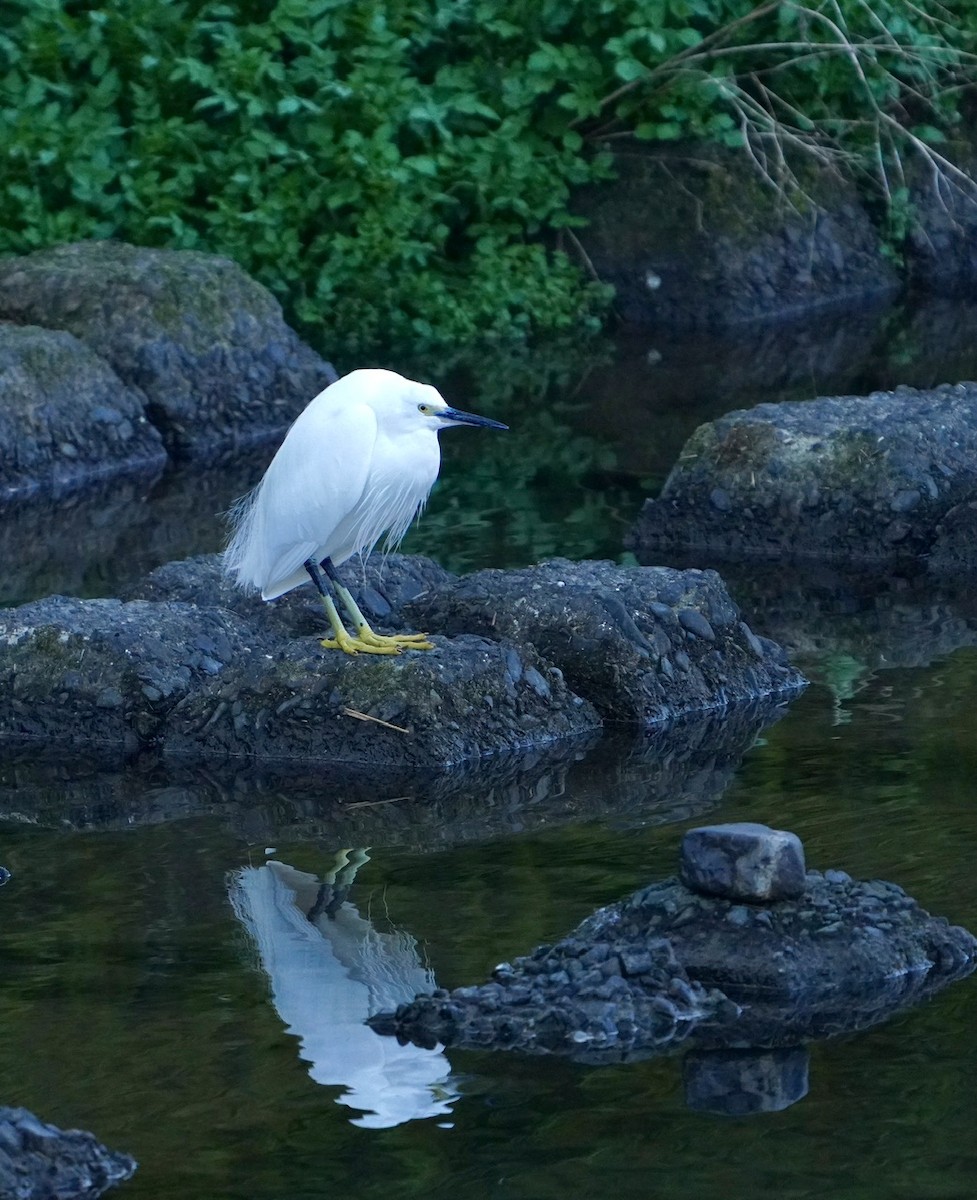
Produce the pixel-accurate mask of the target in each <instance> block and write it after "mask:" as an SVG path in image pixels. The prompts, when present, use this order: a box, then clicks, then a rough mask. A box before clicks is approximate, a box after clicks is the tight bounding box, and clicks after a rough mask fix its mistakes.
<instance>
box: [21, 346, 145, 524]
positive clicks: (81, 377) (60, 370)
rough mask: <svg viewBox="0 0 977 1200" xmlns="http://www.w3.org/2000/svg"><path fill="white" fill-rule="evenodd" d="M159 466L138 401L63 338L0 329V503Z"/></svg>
mask: <svg viewBox="0 0 977 1200" xmlns="http://www.w3.org/2000/svg"><path fill="white" fill-rule="evenodd" d="M165 461H166V451H165V450H164V448H163V442H162V439H161V438H160V435H159V433H157V431H156V430H155V429H154V428H153V426H152V425H151V424H150V423H149V421H147V419H146V416H145V413H144V411H143V397H142V395H141V394H140V393H139V392H138V391H136V390H135V389H133V388H130V387H127V386H126V385H125V384H124V383H123V382H122V380H121V379H119V377H118V375H116V373H115V372H114V371H113V370H112V368H111V367H110V366H108V364H107V363H105V362H104V361H103V360H102V359H100V358H99V357H98V356H97V355H95V354H93V353H92V352H91V351H90V350H89V349H87V348H86V347H85V346H84V345H82V343H81V342H79V341H78V340H77V339H76V338H74V337H72V336H71V334H69V333H61V332H59V331H57V330H51V329H38V328H37V327H36V326H33V325H23V326H21V325H10V324H4V323H2V322H0V500H4V501H8V500H10V499H11V498H14V497H21V496H26V495H33V494H34V493H36V492H38V491H46V492H48V493H51V494H53V495H62V494H64V493H65V492H67V491H71V490H72V489H74V488H77V487H78V486H79V484H81V483H88V482H90V481H91V480H93V479H99V478H104V477H106V476H110V475H113V474H117V473H120V472H123V471H127V472H130V473H134V472H139V473H142V474H147V475H150V476H152V475H156V474H158V473H159V471H160V470H161V469H162V467H163V464H164V463H165Z"/></svg>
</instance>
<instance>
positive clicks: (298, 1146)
mask: <svg viewBox="0 0 977 1200" xmlns="http://www.w3.org/2000/svg"><path fill="white" fill-rule="evenodd" d="M894 676H895V677H893V678H890V677H888V676H887V675H885V674H883V673H879V674H878V675H877V676H876V678H875V679H874V680H872V681H871V682H870V683H869V684H868V685H867V686H866V687H865V688H864V689H863V690H862V691H861V692H860V693H859V694H858V696H857V697H855V698H854V699H853V700H851V701H850V702H849V711H848V717H849V719H848V721H847V723H845V724H841V725H839V724H837V723H836V709H835V705H834V703H833V700H832V697H831V695H830V692H829V691H828V689H827V688H824V687H812V688H811V689H810V690H809V691H808V692H807V693H806V694H805V695H804V696H803V697H802V698H801V699H800V700H798V701H797V702H796V703H795V704H794V705H793V706H792V709H791V711H790V713H789V714H788V715H787V716H786V717H785V718H784V719H783V720H782V721H780V722H779V723H778V724H776V725H774V726H773V727H772V728H770V729H769V730H768V731H767V733H766V735H765V738H764V739H763V744H760V745H757V746H755V747H754V748H753V749H752V750H750V751H749V752H748V754H747V755H746V757H745V760H744V762H743V764H742V767H741V769H740V770H739V772H738V773H737V774H736V775H735V778H734V779H733V782H732V784H731V786H730V787H729V789H728V791H727V792H726V793H725V795H724V796H723V797H722V798H721V801H720V803H719V804H718V805H717V806H716V807H715V808H714V809H713V810H712V811H711V812H710V814H709V816H710V817H716V818H722V819H729V820H737V819H750V820H763V821H769V822H772V823H774V824H776V825H778V826H782V827H786V828H790V829H793V830H796V831H797V832H798V833H799V834H800V835H801V836H802V838H803V839H804V841H805V844H806V847H807V852H808V857H809V861H810V862H811V863H812V864H814V865H818V866H821V867H826V866H829V865H843V866H844V867H845V868H846V869H848V870H850V871H851V872H852V873H853V874H855V875H857V876H862V877H883V878H889V879H895V880H897V881H898V882H900V883H901V884H903V885H904V886H905V887H906V888H907V889H908V890H909V891H910V892H911V893H912V894H914V895H915V896H916V897H917V898H918V899H919V900H920V901H921V902H922V903H923V904H924V905H925V906H927V907H928V908H930V909H931V910H932V911H936V912H939V913H943V914H946V915H948V916H949V917H951V918H952V919H953V920H954V921H958V922H962V923H964V924H968V925H969V926H970V927H971V928H977V876H975V872H974V870H973V862H974V858H975V853H977V819H975V816H974V805H973V779H974V777H975V774H974V758H975V752H974V746H973V737H972V730H973V718H972V710H973V701H974V700H977V656H975V655H974V653H973V652H971V651H964V652H961V653H960V654H958V655H956V656H954V657H953V658H951V659H950V660H948V661H947V662H945V663H941V664H939V665H937V666H934V667H932V668H930V669H926V670H917V671H906V672H896V673H894ZM968 699H969V700H970V701H971V703H970V704H967V700H968ZM583 765H584V766H585V764H583ZM580 770H581V768H580V767H578V768H574V769H571V771H570V772H569V774H568V776H567V780H566V785H567V787H568V788H569V789H570V790H571V791H572V790H573V788H574V786H575V784H574V775H575V771H577V772H579V771H580ZM267 799H268V802H269V803H271V802H272V798H270V797H269V798H267ZM610 799H611V803H612V800H613V798H610ZM655 799H656V798H655V797H653V796H649V797H648V801H649V811H653V808H654V803H653V802H654V800H655ZM662 799H668V798H667V797H666V798H662ZM259 801H260V798H258V799H257V800H256V802H259ZM689 823H690V822H679V823H676V824H665V825H644V826H642V825H632V826H630V827H629V826H628V824H625V825H624V826H623V827H620V825H619V822H618V821H617V820H616V819H615V817H614V815H613V812H612V813H610V814H609V815H608V816H607V817H606V818H605V819H600V820H591V821H588V822H585V823H581V824H567V825H560V826H557V827H555V828H547V827H546V825H545V823H541V824H537V825H536V826H534V828H533V829H532V830H531V831H528V832H525V833H514V834H511V835H509V836H506V837H504V838H497V839H491V840H485V841H478V840H476V841H473V842H470V843H466V844H462V845H458V846H454V847H449V848H446V849H439V850H435V851H427V850H425V849H424V848H423V847H421V848H417V849H404V848H400V847H398V846H390V847H387V846H384V845H374V846H373V847H372V848H371V851H370V855H371V857H370V861H369V862H368V863H366V864H365V866H364V867H363V868H362V869H361V871H360V874H359V876H358V877H357V880H356V883H355V884H354V886H353V890H352V893H351V896H350V900H351V902H352V903H354V904H355V905H356V906H357V907H358V908H359V909H360V911H361V912H372V913H374V914H376V915H377V919H378V921H379V917H380V916H381V915H382V919H383V921H384V922H392V923H393V924H394V925H395V926H397V927H399V928H402V929H405V930H408V931H410V933H412V934H413V936H414V937H415V938H416V939H417V942H418V945H419V947H420V949H421V953H422V955H423V956H424V958H425V959H426V960H427V962H428V963H429V964H430V966H431V968H433V971H434V973H435V975H436V977H437V980H438V982H439V983H441V984H442V985H445V986H452V985H455V984H460V983H463V982H469V981H471V980H475V979H480V978H482V977H484V976H485V974H486V972H487V971H488V970H489V969H490V968H491V967H492V966H493V965H494V964H495V962H497V961H499V960H501V959H504V958H507V957H511V956H513V955H515V954H517V953H520V952H523V951H526V950H527V949H529V948H531V947H532V946H533V945H535V944H536V943H538V942H540V941H543V940H547V939H551V938H554V937H557V936H558V935H560V934H561V933H563V932H565V931H567V930H568V929H569V928H570V927H571V926H572V925H573V924H575V923H576V922H577V921H578V920H579V919H581V918H582V917H583V916H585V915H586V914H587V913H588V912H589V911H590V910H591V909H592V908H594V907H596V906H598V905H600V904H602V903H606V902H608V901H610V900H612V899H614V898H616V897H618V896H621V895H622V894H625V893H627V892H628V891H630V890H631V889H633V888H636V887H638V886H640V885H641V884H642V883H645V882H646V881H648V880H649V879H652V878H655V877H658V876H660V875H663V874H666V873H668V872H669V871H670V870H671V868H672V864H673V862H674V858H675V851H676V846H677V842H678V838H679V835H680V833H681V831H682V829H683V828H685V827H686V825H687V824H689ZM262 832H264V829H263V830H262ZM261 840H262V842H263V839H261ZM3 844H4V860H5V862H6V864H7V865H8V866H9V867H10V869H11V870H12V871H13V872H14V878H13V879H12V880H11V882H10V883H9V884H8V885H7V887H6V888H5V889H4V891H3V893H0V912H2V933H0V955H2V961H3V963H4V977H3V983H2V987H0V1025H2V1028H3V1030H4V1037H3V1040H2V1042H0V1095H2V1097H3V1099H4V1101H5V1102H8V1103H18V1104H25V1105H27V1106H28V1107H30V1108H32V1109H34V1110H36V1111H38V1112H39V1113H41V1114H43V1115H44V1117H45V1118H46V1119H49V1120H53V1121H55V1122H59V1123H61V1124H64V1125H82V1126H84V1127H87V1128H90V1129H93V1130H95V1131H97V1133H98V1135H99V1136H100V1137H101V1138H102V1139H104V1140H105V1141H106V1142H107V1143H108V1144H110V1145H113V1146H116V1147H121V1148H125V1149H126V1150H128V1151H129V1152H131V1153H133V1154H134V1155H135V1156H136V1157H137V1158H138V1159H139V1161H140V1164H141V1165H140V1169H139V1172H138V1173H137V1175H136V1177H135V1178H134V1180H133V1181H132V1182H131V1183H130V1184H128V1185H126V1186H125V1188H124V1192H125V1194H127V1195H129V1196H131V1197H133V1198H135V1197H142V1196H145V1197H157V1198H162V1197H170V1196H173V1197H176V1196H182V1197H193V1198H197V1197H200V1198H201V1200H202V1198H204V1197H210V1198H217V1197H221V1198H228V1200H229V1198H231V1197H259V1198H265V1197H267V1198H269V1200H271V1198H272V1197H286V1196H287V1197H326V1196H332V1195H335V1194H336V1192H337V1191H341V1193H342V1194H344V1195H346V1196H349V1197H374V1196H377V1197H380V1196H389V1195H395V1196H404V1197H407V1196H411V1197H413V1196H442V1195H443V1196H449V1195H456V1194H457V1193H458V1191H459V1189H463V1190H464V1192H465V1193H467V1194H470V1195H472V1196H486V1197H488V1196H493V1197H495V1196H498V1197H510V1196H511V1197H520V1198H521V1197H536V1196H541V1197H542V1196H546V1197H549V1196H552V1197H558V1196H581V1197H590V1196H600V1195H605V1194H607V1193H608V1191H609V1189H612V1188H613V1189H614V1191H615V1192H616V1193H617V1194H618V1195H620V1196H622V1197H623V1196H628V1197H631V1196H634V1197H639V1196H640V1197H644V1196H648V1195H661V1196H672V1195H676V1196H677V1195H683V1196H684V1195H688V1194H690V1193H691V1194H694V1195H698V1196H705V1197H713V1196H715V1197H721V1196H723V1197H729V1196H750V1195H758V1194H759V1195H778V1196H782V1195H790V1196H794V1195H797V1196H801V1195H804V1196H806V1195H812V1194H814V1193H820V1194H825V1193H826V1194H828V1195H843V1196H851V1197H861V1196H866V1197H868V1196H873V1197H875V1196H877V1197H883V1196H885V1197H892V1196H906V1197H920V1196H934V1197H935V1196H939V1197H948V1196H970V1195H972V1194H973V1193H974V1190H975V1182H977V1179H975V1174H974V1172H975V1169H977V1163H975V1162H974V1157H975V1153H977V1152H975V1150H974V1147H975V1145H977V1140H975V1136H974V1135H975V1133H977V1129H975V1125H977V1116H975V1114H974V1108H973V1104H972V1100H971V1087H970V1084H971V1080H972V1078H973V1074H974V1071H975V1070H977V1047H975V1043H974V1039H973V1037H972V1033H971V1031H972V1029H973V1027H974V1023H975V1022H977V984H975V982H974V980H972V979H971V980H965V981H963V982H962V983H958V984H956V985H954V986H952V987H951V988H950V989H948V990H947V991H946V992H944V993H943V994H941V995H940V996H939V997H938V998H937V999H936V1000H935V1001H933V1002H931V1003H930V1004H928V1005H926V1006H924V1007H922V1008H921V1009H918V1010H916V1011H913V1012H911V1013H910V1014H908V1015H904V1016H902V1017H900V1018H899V1019H897V1020H896V1021H894V1022H892V1023H891V1024H889V1025H886V1026H883V1027H881V1028H877V1029H875V1030H872V1031H869V1032H868V1033H865V1034H863V1035H861V1036H859V1037H854V1038H850V1039H842V1040H839V1041H836V1042H829V1043H826V1044H823V1045H820V1046H817V1047H815V1049H814V1052H813V1055H812V1062H811V1068H810V1081H811V1087H810V1093H809V1094H808V1096H807V1097H806V1098H805V1099H803V1100H802V1101H800V1102H799V1103H798V1104H796V1105H794V1106H793V1107H792V1108H790V1109H788V1110H787V1111H785V1112H781V1113H776V1114H770V1115H766V1116H759V1117H753V1118H748V1119H730V1118H724V1117H718V1116H712V1115H709V1114H702V1113H695V1112H691V1111H689V1110H688V1109H687V1108H686V1106H685V1104H684V1101H683V1088H682V1076H681V1063H680V1060H678V1059H675V1058H668V1059H663V1060H659V1061H648V1062H642V1063H636V1064H633V1065H628V1066H615V1067H603V1068H596V1069H594V1068H585V1067H580V1066H575V1065H573V1064H569V1063H565V1062H560V1061H553V1060H547V1059H528V1058H527V1059H524V1058H520V1057H518V1056H516V1055H512V1054H498V1055H490V1054H487V1053H481V1052H471V1051H468V1052H453V1051H449V1052H448V1053H447V1056H446V1057H447V1062H448V1063H449V1064H450V1078H449V1079H448V1080H447V1081H445V1084H444V1091H445V1092H446V1093H448V1094H457V1099H456V1100H454V1101H453V1103H451V1104H450V1113H449V1114H447V1115H441V1116H436V1117H432V1118H428V1119H423V1120H413V1121H407V1122H405V1123H403V1124H401V1125H398V1126H396V1127H393V1128H388V1129H364V1128H360V1127H358V1126H355V1125H354V1124H352V1123H351V1121H352V1120H353V1119H355V1118H357V1117H358V1116H359V1115H360V1113H359V1111H358V1110H356V1109H353V1108H350V1107H347V1106H346V1105H344V1104H342V1103H339V1102H337V1098H338V1097H339V1096H340V1094H341V1093H342V1091H343V1090H344V1089H343V1088H341V1087H338V1086H322V1085H319V1084H316V1083H314V1082H313V1081H312V1080H311V1079H310V1077H309V1075H308V1073H307V1072H308V1064H306V1063H303V1062H302V1061H301V1059H300V1054H299V1043H298V1041H297V1040H296V1038H295V1037H293V1036H289V1035H288V1034H287V1033H286V1032H285V1031H284V1029H283V1024H282V1021H281V1019H280V1018H279V1017H278V1015H277V1013H276V1011H275V1009H274V1007H273V1005H272V1003H271V1000H270V995H269V983H268V979H267V977H266V976H265V975H264V974H263V972H262V971H261V970H260V969H259V968H258V967H257V966H256V964H255V955H254V951H253V948H252V946H251V943H250V942H249V939H248V936H247V934H246V933H245V932H244V930H243V928H242V926H241V925H240V924H239V923H238V922H237V921H236V919H235V917H234V915H233V912H232V909H231V907H230V904H229V902H228V899H227V875H228V872H231V871H233V870H235V869H236V868H238V867H240V866H242V865H246V864H247V863H249V862H256V863H260V862H261V861H263V859H264V853H265V849H266V846H265V845H264V844H260V845H259V844H254V845H249V844H248V843H247V840H246V839H244V838H242V837H241V835H240V834H239V833H236V832H235V831H234V830H233V829H232V828H229V826H228V823H227V822H226V821H225V820H222V819H221V818H219V817H212V818H206V817H192V818H189V819H186V820H184V821H178V822H174V823H170V824H162V825H157V826H151V827H148V828H133V829H130V830H123V831H117V832H110V833H95V832H86V833H72V832H59V831H57V830H49V829H40V828H36V827H30V826H27V825H19V824H7V825H6V826H5V827H4V829H3ZM275 844H276V857H277V858H279V859H281V860H283V861H286V862H288V863H291V864H293V865H295V866H298V867H300V868H303V869H306V870H310V871H314V872H321V871H322V870H323V869H324V867H325V865H326V864H327V862H328V860H329V859H330V858H331V857H332V852H333V850H334V849H335V848H336V847H335V846H334V845H331V844H326V843H324V842H322V841H317V840H314V839H313V840H309V839H303V840H287V837H286V839H281V840H277V841H276V843H275ZM323 1017H324V1020H325V1021H327V1022H328V1014H323ZM445 1125H450V1127H449V1128H445V1127H443V1126H445ZM120 1194H121V1193H120Z"/></svg>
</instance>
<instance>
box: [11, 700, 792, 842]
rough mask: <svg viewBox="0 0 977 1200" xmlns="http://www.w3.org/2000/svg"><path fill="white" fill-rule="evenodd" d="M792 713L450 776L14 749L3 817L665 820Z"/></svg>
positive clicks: (370, 823)
mask: <svg viewBox="0 0 977 1200" xmlns="http://www.w3.org/2000/svg"><path fill="white" fill-rule="evenodd" d="M785 712H786V705H785V704H782V703H778V702H771V701H767V702H764V703H761V704H750V705H740V706H731V707H730V708H728V709H726V710H724V711H722V712H712V713H708V714H704V715H699V716H694V717H689V718H687V719H685V720H682V721H678V722H675V723H674V724H672V725H669V726H666V727H658V728H655V729H652V730H649V731H648V732H646V733H641V734H637V735H635V734H634V733H633V732H620V733H617V734H613V735H611V734H607V735H605V736H604V737H603V739H601V740H600V741H598V740H597V738H596V737H594V738H578V739H573V740H571V741H568V742H564V743H557V744H554V745H552V746H548V747H544V748H543V749H541V750H538V751H534V752H532V753H528V754H511V755H499V756H497V757H495V758H492V759H485V760H482V761H480V762H477V763H474V764H469V765H468V766H467V767H465V768H463V769H459V770H454V771H451V772H446V773H443V774H440V775H431V774H430V773H418V772H412V773H411V772H397V771H378V770H371V771H355V770H350V769H341V768H336V767H332V768H328V767H323V768H317V769H314V770H313V769H309V768H300V767H297V766H294V765H289V764H286V765H284V766H279V767H276V766H274V765H272V764H266V765H263V766H257V765H255V764H253V763H250V762H247V761H242V760H232V761H230V762H224V761H215V762H212V763H209V764H207V765H206V766H202V765H201V764H199V763H198V762H195V761H194V762H186V763H184V762H182V761H180V760H179V759H172V758H164V759H156V760H153V759H148V760H142V761H141V762H140V764H139V765H138V766H137V765H136V764H133V763H128V764H127V763H126V762H124V761H123V762H120V761H111V760H109V759H106V758H99V757H97V756H95V755H92V756H91V757H90V758H87V759H86V758H85V756H82V755H80V754H77V753H75V754H72V755H71V756H70V757H66V756H65V755H64V754H62V753H58V752H55V751H51V752H47V753H46V752H41V751H39V750H38V749H37V747H36V746H27V747H21V748H20V749H16V750H15V749H14V748H12V747H8V748H7V749H6V750H5V751H4V753H3V756H2V758H0V816H3V817H6V818H7V819H10V820H16V821H20V822H30V823H36V824H41V825H52V824H53V825H58V826H60V827H61V828H72V829H79V830H82V829H86V830H96V829H101V830H104V829H125V828H131V827H132V826H133V825H148V824H158V823H160V822H164V821H172V820H180V819H187V818H191V817H195V816H202V815H209V816H212V817H216V818H217V819H219V820H220V821H221V822H222V823H223V824H224V825H225V826H226V827H228V828H230V829H231V830H233V832H234V833H235V834H236V835H237V836H238V837H240V838H242V839H244V840H245V841H247V842H248V843H249V844H251V845H262V846H264V845H269V844H273V843H275V842H279V841H286V840H287V841H292V842H294V841H306V842H307V841H311V840H314V841H317V842H320V843H321V844H325V845H333V846H335V845H360V846H385V847H392V846H397V847H401V848H404V849H411V850H414V851H417V852H421V853H430V852H432V851H438V850H443V849H445V848H446V847H449V846H454V845H460V844H463V843H467V842H474V841H481V840H485V839H491V838H497V837H505V836H510V835H512V834H516V833H525V832H528V831H531V830H534V829H542V828H553V827H555V826H559V825H570V824H575V823H577V822H580V821H587V820H603V821H609V822H612V823H613V824H615V825H618V826H622V827H627V828H633V827H636V826H642V825H664V824H668V823H670V822H673V821H684V820H688V819H689V818H691V817H694V816H699V815H702V814H704V813H707V812H708V811H710V810H711V809H712V808H714V807H715V806H717V805H718V804H720V803H721V802H722V798H723V795H724V793H725V792H726V790H727V788H728V787H729V785H730V784H731V783H732V781H733V778H734V776H735V773H736V771H737V769H738V768H739V766H740V763H741V762H742V759H743V755H744V754H746V753H747V751H749V750H750V748H751V747H752V746H753V744H754V742H755V741H756V739H757V736H758V735H759V733H760V731H761V730H763V729H764V728H766V727H768V726H769V725H771V724H772V723H773V722H775V721H777V720H779V719H780V717H781V716H783V714H784V713H785ZM595 743H596V744H595Z"/></svg>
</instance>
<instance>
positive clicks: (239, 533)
mask: <svg viewBox="0 0 977 1200" xmlns="http://www.w3.org/2000/svg"><path fill="white" fill-rule="evenodd" d="M260 488H261V484H260V483H259V484H258V486H257V487H256V488H252V489H251V491H250V492H248V494H247V495H246V496H242V497H241V499H240V500H236V501H235V502H234V504H232V505H231V507H230V509H229V510H228V513H227V521H228V524H229V525H230V527H231V538H230V541H229V542H228V544H227V549H226V550H225V551H224V553H223V555H222V556H221V565H222V566H223V568H224V571H225V572H226V573H227V574H228V575H230V576H232V577H233V579H234V582H235V583H236V584H237V585H238V586H239V587H242V588H244V589H245V590H246V591H249V592H256V591H259V590H260V587H261V584H260V578H261V576H260V564H258V563H256V562H255V558H256V553H255V547H256V546H258V545H259V544H260V539H258V538H256V537H255V536H254V535H255V523H256V521H257V519H258V518H257V507H258V492H259V490H260Z"/></svg>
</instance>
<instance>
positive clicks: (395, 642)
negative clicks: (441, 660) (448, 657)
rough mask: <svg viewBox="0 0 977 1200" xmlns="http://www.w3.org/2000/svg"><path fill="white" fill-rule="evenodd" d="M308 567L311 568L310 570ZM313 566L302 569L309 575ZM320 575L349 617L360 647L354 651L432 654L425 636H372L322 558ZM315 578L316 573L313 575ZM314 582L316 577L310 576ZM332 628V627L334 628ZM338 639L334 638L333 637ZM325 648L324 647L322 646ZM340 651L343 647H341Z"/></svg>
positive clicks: (332, 566) (329, 564) (331, 565)
mask: <svg viewBox="0 0 977 1200" xmlns="http://www.w3.org/2000/svg"><path fill="white" fill-rule="evenodd" d="M310 564H311V566H310ZM313 566H315V564H314V563H312V560H311V559H310V560H309V562H307V563H306V564H305V569H306V570H307V571H308V572H309V574H310V575H312V567H313ZM319 566H320V567H321V568H322V570H323V571H325V573H326V574H327V575H328V576H329V582H330V583H331V584H332V586H333V589H334V590H335V592H336V595H337V596H338V597H339V599H340V601H341V602H342V605H343V608H345V609H346V611H347V613H349V619H350V620H351V621H352V622H353V627H354V628H355V629H356V640H357V641H358V642H362V643H363V644H362V645H361V646H357V649H358V650H367V649H369V650H372V652H373V653H374V654H399V653H400V651H401V650H433V649H434V643H433V642H429V641H428V640H427V634H426V633H396V634H385V633H374V631H373V629H372V628H371V626H370V623H369V621H367V619H366V617H364V616H363V613H362V611H361V609H360V606H359V605H358V604H357V603H356V601H355V600H354V599H353V595H352V593H351V592H350V590H349V588H348V587H346V585H345V584H344V583H343V581H342V579H341V578H340V577H339V572H338V571H337V570H336V566H335V563H334V562H333V561H332V559H331V558H324V559H323V560H322V562H321V563H320V564H319ZM316 573H317V574H318V571H317V572H316ZM312 578H313V580H315V578H316V576H315V575H313V576H312ZM324 586H325V585H324V583H322V580H321V576H320V577H319V581H318V582H316V587H318V588H319V591H320V595H324V593H323V592H322V588H323V587H324ZM334 628H335V626H334ZM337 637H338V635H337ZM323 645H325V643H323ZM342 648H343V649H344V650H345V649H346V647H345V646H344V647H342Z"/></svg>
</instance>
